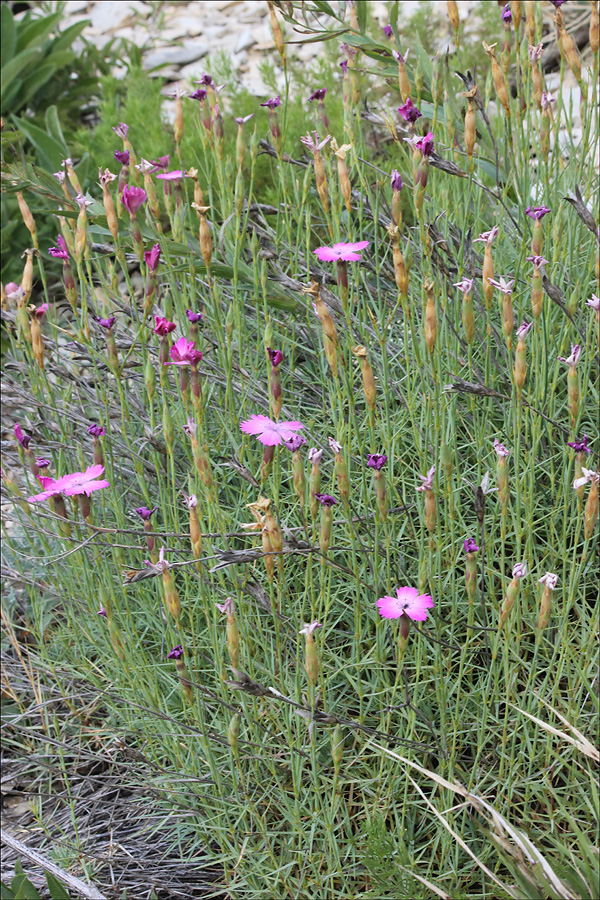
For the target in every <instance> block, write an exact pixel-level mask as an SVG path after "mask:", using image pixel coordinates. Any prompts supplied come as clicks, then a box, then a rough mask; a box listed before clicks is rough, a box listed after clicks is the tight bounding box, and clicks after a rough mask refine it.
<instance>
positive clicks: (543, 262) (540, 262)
mask: <svg viewBox="0 0 600 900" xmlns="http://www.w3.org/2000/svg"><path fill="white" fill-rule="evenodd" d="M525 259H526V260H527V262H530V263H531V264H532V265H533V266H535V268H536V269H543V268H544V266H549V265H550V263H549V262H548V260H547V259H544V257H543V256H526V257H525Z"/></svg>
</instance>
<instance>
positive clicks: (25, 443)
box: [15, 422, 31, 450]
mask: <svg viewBox="0 0 600 900" xmlns="http://www.w3.org/2000/svg"><path fill="white" fill-rule="evenodd" d="M15 437H16V439H17V440H18V442H19V443H20V445H21V447H22V448H23V450H27V448H28V447H29V445H30V443H31V438H30V436H29V435H28V434H23V431H22V430H21V426H20V425H19V423H18V422H16V423H15Z"/></svg>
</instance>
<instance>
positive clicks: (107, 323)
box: [95, 316, 117, 331]
mask: <svg viewBox="0 0 600 900" xmlns="http://www.w3.org/2000/svg"><path fill="white" fill-rule="evenodd" d="M95 321H96V322H97V323H98V325H100V327H101V328H106V330H107V331H110V329H111V328H112V327H113V325H114V324H115V322H116V321H117V317H116V316H110V317H109V318H108V319H101V318H99V317H98V316H96V318H95Z"/></svg>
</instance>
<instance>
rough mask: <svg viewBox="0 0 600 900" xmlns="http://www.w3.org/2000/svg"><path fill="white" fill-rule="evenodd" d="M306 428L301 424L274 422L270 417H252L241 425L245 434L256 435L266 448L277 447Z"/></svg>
mask: <svg viewBox="0 0 600 900" xmlns="http://www.w3.org/2000/svg"><path fill="white" fill-rule="evenodd" d="M302 428H304V425H302V423H301V422H295V421H294V422H273V420H272V419H269V417H268V416H263V415H254V416H250V418H249V419H246V420H245V421H244V422H242V423H241V424H240V430H241V431H243V432H244V434H252V435H255V436H256V437H257V438H258V440H259V441H260V442H261V444H263V445H264V446H265V447H275V446H277V445H278V444H281V443H283V441H286V440H289V439H290V438H291V437H292V436H293V435H294V434H295V433H296V432H297V431H300V430H301V429H302Z"/></svg>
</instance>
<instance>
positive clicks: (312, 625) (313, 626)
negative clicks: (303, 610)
mask: <svg viewBox="0 0 600 900" xmlns="http://www.w3.org/2000/svg"><path fill="white" fill-rule="evenodd" d="M317 628H321V623H320V622H317V620H316V619H315V620H314V622H305V624H304V628H301V629H300V631H299V632H298V634H307V635H308V634H312V633H313V632H314V631H316V630H317Z"/></svg>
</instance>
